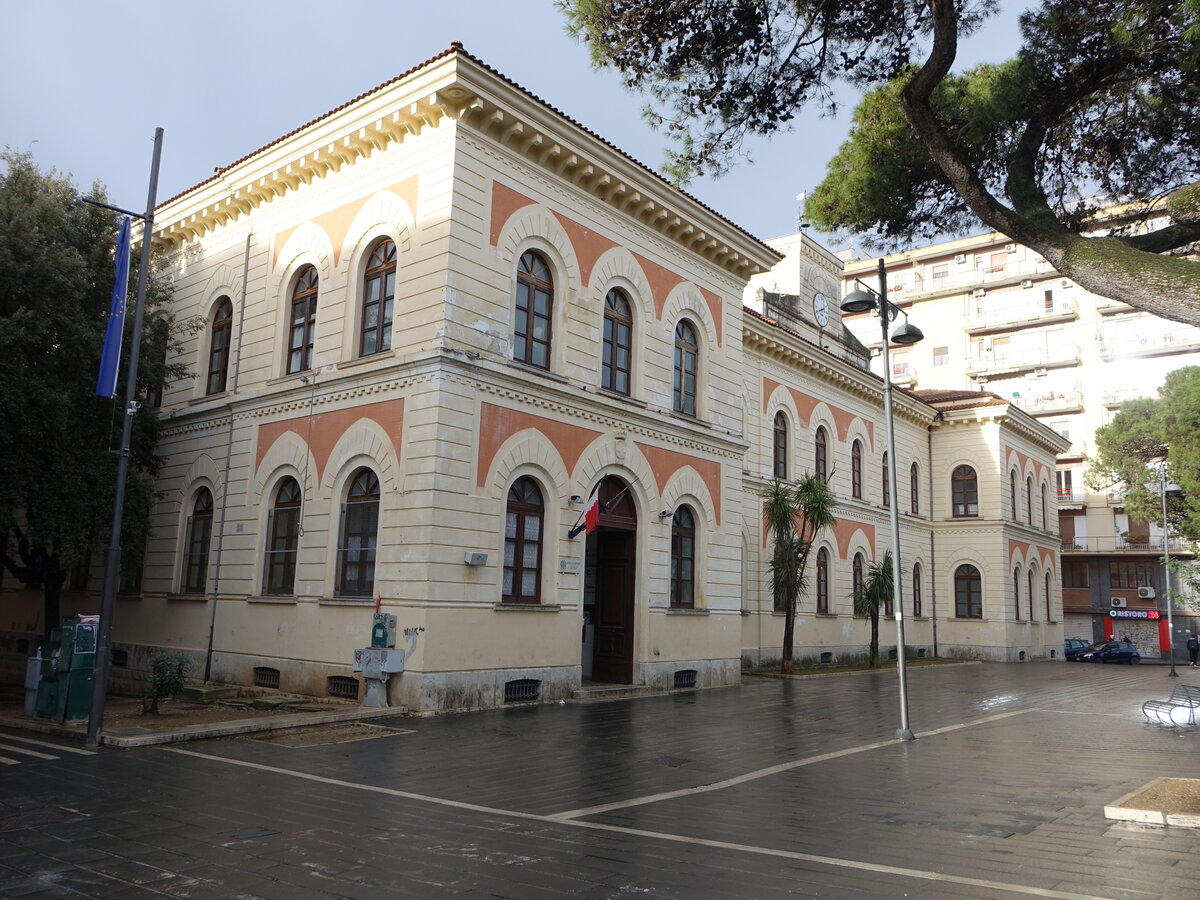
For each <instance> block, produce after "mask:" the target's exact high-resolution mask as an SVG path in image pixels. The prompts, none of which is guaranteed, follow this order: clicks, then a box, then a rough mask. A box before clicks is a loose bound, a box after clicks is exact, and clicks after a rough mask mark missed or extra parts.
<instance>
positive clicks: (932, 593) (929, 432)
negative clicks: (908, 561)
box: [925, 412, 942, 659]
mask: <svg viewBox="0 0 1200 900" xmlns="http://www.w3.org/2000/svg"><path fill="white" fill-rule="evenodd" d="M941 416H942V414H941V412H939V413H938V414H937V417H938V418H939V419H940V418H941ZM925 444H926V447H925V454H926V458H927V459H928V464H927V465H926V466H925V468H926V470H927V471H928V472H929V611H930V614H931V615H932V617H933V658H934V659H937V656H938V632H937V627H938V617H937V556H936V554H935V550H934V533H933V498H934V493H933V426H932V425H927V426H925Z"/></svg>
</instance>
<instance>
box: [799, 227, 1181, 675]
mask: <svg viewBox="0 0 1200 900" xmlns="http://www.w3.org/2000/svg"><path fill="white" fill-rule="evenodd" d="M841 256H842V257H843V258H846V260H847V262H846V267H845V283H844V290H845V291H849V290H850V289H851V287H852V285H853V284H854V282H855V279H861V280H862V281H864V282H866V283H867V284H869V285H872V286H874V285H875V284H876V268H877V260H876V259H854V258H851V257H852V256H853V254H852V253H843V254H841ZM885 266H886V268H887V281H888V296H889V298H890V299H891V300H892V301H893V302H894V303H896V304H897V305H899V306H900V307H901V308H902V309H903V310H904V311H905V312H906V313H907V314H908V315H909V317H910V319H911V321H912V322H913V324H915V325H917V326H918V327H919V328H921V329H922V331H924V333H925V339H924V340H923V341H922V342H920V343H919V344H916V345H915V346H912V347H911V348H908V349H905V350H901V351H900V352H895V351H893V353H892V377H893V378H894V379H895V380H896V382H897V383H898V384H902V385H905V386H907V387H910V388H914V389H928V388H933V389H939V388H950V389H965V390H986V391H989V392H991V393H994V394H996V395H998V396H1000V397H1003V398H1004V399H1006V400H1008V401H1009V402H1010V403H1012V404H1013V405H1014V406H1018V407H1020V408H1021V409H1023V410H1025V411H1026V412H1027V413H1029V414H1030V415H1031V416H1033V417H1035V418H1037V419H1038V420H1039V421H1040V422H1042V423H1044V424H1045V425H1047V426H1049V427H1050V428H1052V429H1053V430H1054V431H1056V432H1058V433H1059V434H1060V435H1062V436H1063V437H1064V438H1066V439H1067V440H1069V441H1070V447H1068V448H1066V449H1065V450H1064V451H1063V452H1061V453H1060V454H1059V455H1058V459H1057V461H1056V466H1055V482H1054V486H1053V489H1054V492H1055V494H1056V496H1057V498H1058V505H1059V513H1060V521H1061V530H1062V553H1063V568H1064V577H1065V583H1066V585H1067V590H1066V594H1065V595H1064V596H1065V606H1066V613H1065V626H1066V629H1065V630H1066V634H1067V636H1078V637H1083V638H1086V639H1101V638H1103V637H1106V636H1110V635H1112V634H1113V633H1114V631H1115V633H1116V634H1118V635H1121V634H1129V635H1130V636H1135V637H1137V638H1138V641H1137V642H1138V645H1139V647H1140V648H1141V649H1142V652H1143V655H1145V653H1146V651H1147V648H1149V649H1150V652H1152V653H1154V654H1155V655H1157V652H1158V650H1160V649H1163V650H1165V648H1166V643H1165V627H1166V626H1165V622H1164V623H1163V624H1162V625H1161V626H1160V625H1159V621H1158V620H1156V619H1138V618H1135V616H1137V615H1144V614H1146V612H1147V611H1156V610H1161V609H1163V607H1162V596H1163V584H1164V581H1163V577H1164V573H1163V571H1162V566H1161V559H1162V554H1163V532H1162V529H1161V526H1160V524H1159V523H1157V522H1141V523H1139V522H1130V520H1129V517H1128V516H1127V515H1126V514H1125V511H1124V509H1123V507H1122V505H1121V499H1122V498H1121V496H1120V495H1119V494H1116V493H1096V492H1092V491H1089V490H1088V488H1087V486H1086V484H1085V478H1084V476H1085V467H1086V459H1087V457H1088V455H1089V454H1090V453H1092V452H1093V449H1094V448H1093V435H1094V433H1095V431H1096V429H1097V428H1099V427H1101V426H1102V425H1105V424H1107V423H1108V422H1109V421H1110V420H1111V418H1112V415H1113V413H1114V412H1115V411H1116V410H1117V409H1118V408H1119V407H1120V404H1121V403H1122V402H1123V401H1125V400H1127V399H1130V398H1133V397H1154V396H1156V395H1157V390H1158V388H1159V387H1160V386H1161V385H1162V383H1163V380H1164V378H1165V377H1166V375H1167V374H1168V373H1169V372H1171V371H1173V370H1174V369H1177V368H1180V367H1182V366H1189V365H1196V364H1198V363H1200V328H1196V327H1194V326H1190V325H1181V324H1178V323H1175V322H1169V321H1166V320H1164V319H1160V318H1158V317H1157V316H1153V315H1151V314H1149V313H1146V312H1142V311H1139V310H1135V309H1133V308H1131V307H1130V306H1128V305H1127V304H1124V303H1120V302H1117V301H1114V300H1110V299H1108V298H1105V297H1099V296H1097V295H1095V294H1092V293H1090V292H1088V291H1087V290H1085V289H1084V288H1082V287H1080V286H1078V285H1076V284H1074V283H1073V282H1072V281H1071V279H1069V278H1065V277H1063V276H1062V275H1061V274H1060V273H1058V272H1057V271H1055V270H1054V269H1053V268H1052V267H1051V266H1050V264H1049V263H1047V262H1046V260H1045V259H1043V258H1042V257H1040V256H1039V255H1038V254H1037V253H1036V252H1035V251H1033V250H1031V249H1029V248H1027V247H1024V246H1022V245H1020V244H1016V243H1014V242H1012V241H1010V240H1008V238H1006V237H1005V236H1004V235H1001V234H997V233H995V232H992V233H988V234H982V235H977V236H974V237H969V238H964V239H961V240H955V241H948V242H943V243H939V244H934V245H931V246H928V247H921V248H917V249H913V250H906V251H904V252H901V253H895V254H892V255H889V256H887V257H885ZM781 268H784V267H781ZM846 324H847V327H848V328H849V329H850V330H851V331H852V332H853V333H854V334H855V335H856V336H858V337H859V338H861V339H862V340H863V341H864V342H866V343H868V344H870V345H872V346H873V347H876V348H877V347H878V346H879V331H878V323H877V321H874V320H868V319H867V318H866V317H863V316H857V317H847V323H846ZM876 367H877V371H878V362H876ZM1170 543H1171V546H1170V548H1169V549H1170V550H1171V551H1172V552H1177V553H1186V552H1190V548H1188V547H1185V546H1183V545H1182V544H1181V543H1180V542H1178V541H1176V540H1172V541H1171V542H1170ZM1139 588H1140V589H1141V590H1139ZM1114 598H1115V599H1114ZM1114 608H1115V609H1118V610H1121V612H1119V613H1117V614H1116V615H1119V616H1124V617H1127V618H1121V619H1115V618H1114V615H1112V614H1110V612H1111V611H1112V610H1113V609H1114ZM1125 610H1130V611H1140V612H1135V613H1130V612H1126V611H1125ZM1191 627H1192V625H1191V623H1190V622H1189V621H1187V619H1186V615H1185V617H1184V620H1183V625H1182V626H1181V627H1180V628H1177V629H1176V631H1177V634H1176V643H1177V644H1178V645H1179V646H1180V647H1182V644H1183V641H1184V640H1186V634H1187V631H1188V630H1189V629H1190V628H1191ZM1160 631H1161V634H1160ZM1156 642H1157V643H1156ZM1157 644H1161V647H1159V646H1157Z"/></svg>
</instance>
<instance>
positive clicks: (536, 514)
mask: <svg viewBox="0 0 1200 900" xmlns="http://www.w3.org/2000/svg"><path fill="white" fill-rule="evenodd" d="M544 516H545V507H544V506H543V504H542V492H541V491H540V490H538V486H537V483H536V482H535V481H534V480H533V479H532V478H529V477H528V476H524V477H521V478H518V479H517V480H516V481H514V482H513V486H512V487H511V488H509V489H508V505H507V507H506V509H505V518H504V592H503V596H502V598H501V599H502V600H503V601H504V602H505V603H540V602H541V596H542V591H541V583H542V522H543V519H544Z"/></svg>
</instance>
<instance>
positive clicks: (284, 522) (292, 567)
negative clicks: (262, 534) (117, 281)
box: [263, 478, 301, 596]
mask: <svg viewBox="0 0 1200 900" xmlns="http://www.w3.org/2000/svg"><path fill="white" fill-rule="evenodd" d="M300 500H301V495H300V485H299V484H297V483H296V479H295V478H285V479H283V481H282V482H280V484H279V490H277V491H276V492H275V505H274V506H272V507H271V511H270V512H268V513H267V549H266V558H265V559H264V560H263V593H264V594H281V595H284V596H290V595H291V593H292V591H293V590H294V589H295V584H296V548H297V545H298V544H299V542H300Z"/></svg>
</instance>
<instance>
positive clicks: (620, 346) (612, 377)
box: [600, 288, 633, 396]
mask: <svg viewBox="0 0 1200 900" xmlns="http://www.w3.org/2000/svg"><path fill="white" fill-rule="evenodd" d="M632 365H633V311H632V308H631V307H630V305H629V298H628V297H626V296H625V294H624V293H623V292H621V291H619V290H617V289H616V288H613V289H612V290H611V291H609V292H608V294H606V295H605V297H604V348H603V350H602V357H601V360H600V387H602V388H604V389H605V390H606V391H613V392H615V393H618V394H625V395H626V396H628V394H629V372H630V369H631V368H632Z"/></svg>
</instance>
